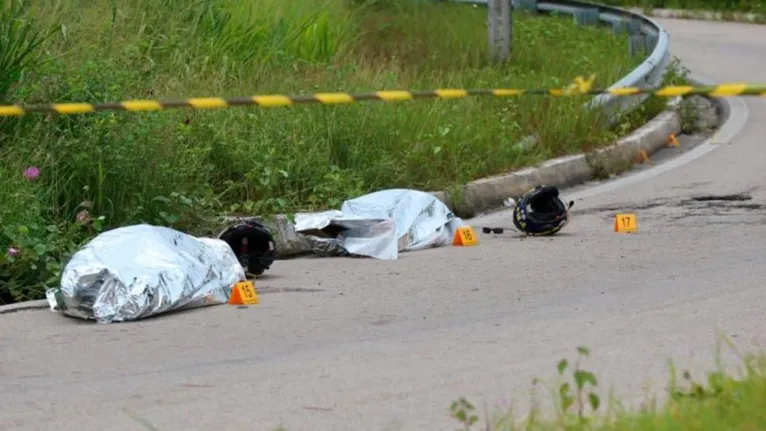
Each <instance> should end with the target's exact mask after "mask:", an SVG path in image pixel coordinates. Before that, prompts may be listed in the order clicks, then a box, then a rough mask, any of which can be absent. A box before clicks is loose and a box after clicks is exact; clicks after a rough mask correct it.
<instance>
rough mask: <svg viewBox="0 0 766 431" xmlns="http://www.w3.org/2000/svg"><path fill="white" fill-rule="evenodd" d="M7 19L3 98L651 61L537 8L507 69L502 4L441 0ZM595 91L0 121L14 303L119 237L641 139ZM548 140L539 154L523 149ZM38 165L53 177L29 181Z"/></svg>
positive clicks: (3, 268) (98, 98) (130, 1)
mask: <svg viewBox="0 0 766 431" xmlns="http://www.w3.org/2000/svg"><path fill="white" fill-rule="evenodd" d="M9 5H10V6H9ZM0 15H1V16H0V37H1V38H3V40H5V41H8V42H7V43H4V44H3V45H2V46H0V49H2V50H3V51H2V52H0V77H2V78H1V79H4V81H0V91H2V94H0V96H1V97H2V98H3V99H4V101H5V103H25V104H38V103H50V102H54V101H55V102H62V101H64V102H66V101H76V102H90V103H99V102H111V101H118V100H124V99H133V98H163V99H171V98H187V97H195V96H224V97H225V96H246V95H252V94H263V93H273V92H276V93H291V94H292V93H307V92H317V91H373V90H379V89H431V88H438V87H442V88H443V87H551V86H555V87H559V86H564V85H567V84H569V83H570V82H571V81H572V80H573V78H574V77H576V76H579V75H584V76H589V75H590V74H595V75H596V82H595V84H596V85H599V86H606V85H609V84H611V83H613V82H615V81H616V80H617V79H619V78H620V77H622V76H624V75H625V74H626V73H628V72H629V71H630V70H631V69H632V68H633V67H635V66H636V65H637V63H638V62H639V61H641V58H638V57H633V58H631V57H630V56H629V51H628V48H627V41H626V36H625V35H614V34H612V33H611V31H610V30H609V29H608V28H599V27H587V28H580V27H577V26H576V25H575V24H574V23H573V22H572V19H571V17H558V18H557V17H541V16H535V15H527V14H521V13H520V14H517V15H516V16H515V18H514V19H515V23H514V37H515V40H514V42H513V53H512V56H511V58H510V59H509V61H508V62H506V63H504V64H501V65H493V64H490V63H489V62H488V61H487V53H486V51H487V47H486V29H485V18H486V12H485V11H484V10H483V9H481V8H476V7H473V6H470V5H459V4H448V3H435V2H430V1H411V0H388V1H383V0H379V1H376V2H370V1H368V2H363V1H361V0H345V1H343V0H257V1H256V0H251V1H246V0H239V1H233V0H101V1H94V0H46V1H42V0H40V1H20V0H6V1H4V2H3V6H2V7H0ZM586 100H587V99H586V98H585V97H572V98H560V99H550V98H543V97H525V98H516V99H504V100H503V99H488V98H473V99H466V100H460V101H434V100H429V101H417V102H407V103H403V104H396V105H392V104H383V103H360V104H354V105H346V106H339V107H324V106H316V105H313V106H295V107H292V108H285V109H268V110H259V109H257V108H236V109H230V110H207V111H188V110H176V111H160V112H150V113H100V114H96V115H84V116H60V117H55V116H37V115H31V116H25V117H20V118H7V117H6V118H2V119H0V201H2V202H3V205H2V207H1V208H0V226H2V228H0V250H2V252H0V303H2V302H12V301H17V300H25V299H35V298H40V297H42V295H43V292H44V288H45V286H46V285H54V284H56V283H57V278H58V275H59V271H60V269H61V265H62V262H63V261H65V259H66V258H67V256H68V254H69V253H71V252H72V251H73V250H75V249H76V248H77V246H78V245H79V244H81V243H82V242H83V241H85V240H86V239H88V238H89V237H92V236H93V235H94V234H96V233H98V231H100V230H101V229H104V228H110V227H116V226H120V225H124V224H133V223H139V222H148V223H153V224H160V225H166V226H172V227H174V228H176V229H179V230H184V231H187V232H190V233H193V234H206V233H210V232H212V231H213V230H214V229H216V228H217V227H215V228H214V227H211V226H210V225H209V223H208V222H209V220H210V218H211V217H212V216H213V215H220V214H225V213H248V214H259V215H266V214H271V213H277V212H291V211H295V210H311V209H321V208H333V207H337V206H338V205H339V204H340V202H341V201H342V200H344V199H346V198H348V197H352V196H357V195H360V194H363V193H366V192H370V191H374V190H378V189H382V188H390V187H410V188H416V189H424V190H438V189H444V188H448V187H451V186H454V185H457V184H462V183H465V182H467V181H470V180H473V179H476V178H480V177H485V176H488V175H492V174H498V173H502V172H507V171H509V170H512V169H516V168H520V167H523V166H528V165H530V164H533V163H535V162H537V161H540V160H543V159H546V158H550V157H553V156H559V155H563V154H567V153H573V152H580V151H583V150H589V149H592V148H595V147H597V146H600V145H604V144H606V143H608V142H610V141H611V140H612V139H614V137H615V134H616V133H622V132H624V128H620V129H613V130H608V129H607V128H606V127H605V122H604V120H605V118H604V117H603V114H602V113H601V112H599V111H597V110H592V111H591V110H585V109H583V108H582V106H583V103H584V102H585V101H586ZM625 124H628V125H629V126H630V127H633V126H634V124H633V123H625V122H624V121H623V122H622V125H625ZM621 127H622V126H621ZM530 134H536V135H537V138H538V141H537V144H536V145H534V146H533V147H532V148H524V147H523V146H522V145H519V144H518V143H519V141H520V140H521V139H522V138H524V137H526V136H528V135H530ZM28 166H37V167H39V168H40V171H41V173H40V176H39V178H37V179H36V180H34V181H29V180H26V179H25V178H24V177H23V176H22V174H21V173H22V171H23V170H24V169H25V168H26V167H28ZM10 248H13V249H14V250H16V251H17V252H18V253H17V254H15V255H12V254H13V253H8V251H7V250H9V249H10Z"/></svg>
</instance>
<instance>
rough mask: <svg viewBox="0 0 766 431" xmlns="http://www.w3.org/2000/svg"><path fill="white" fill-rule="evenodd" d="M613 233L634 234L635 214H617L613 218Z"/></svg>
mask: <svg viewBox="0 0 766 431" xmlns="http://www.w3.org/2000/svg"><path fill="white" fill-rule="evenodd" d="M614 231H615V232H635V231H636V215H635V214H617V215H616V216H614Z"/></svg>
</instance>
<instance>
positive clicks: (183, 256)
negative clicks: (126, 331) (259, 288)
mask: <svg viewBox="0 0 766 431" xmlns="http://www.w3.org/2000/svg"><path fill="white" fill-rule="evenodd" d="M244 280H246V277H245V272H244V270H243V269H242V266H241V265H240V263H239V261H238V260H237V257H236V256H235V254H234V252H233V251H232V249H231V248H230V247H229V245H228V244H227V243H226V242H224V241H222V240H220V239H217V238H196V237H193V236H191V235H188V234H185V233H183V232H179V231H176V230H173V229H170V228H166V227H160V226H151V225H147V224H140V225H133V226H127V227H121V228H117V229H113V230H109V231H106V232H103V233H101V234H99V235H98V236H96V237H95V238H93V239H92V240H91V241H89V242H88V243H87V244H85V245H84V246H83V247H82V248H81V249H80V250H78V251H77V253H75V254H74V256H72V259H71V260H70V261H69V262H68V263H67V264H66V266H65V267H64V271H63V273H62V276H61V285H60V287H58V288H53V289H48V291H47V292H46V296H47V299H48V303H49V305H50V307H51V310H53V311H60V312H62V313H63V314H64V315H67V316H71V317H77V318H81V319H89V320H90V319H92V320H96V322H98V323H113V322H126V321H134V320H138V319H142V318H146V317H149V316H155V315H158V314H161V313H166V312H169V311H177V310H182V309H184V310H186V309H191V308H197V307H203V306H208V305H216V304H225V303H227V301H228V300H229V294H230V292H231V289H232V286H234V284H235V283H237V282H239V281H244Z"/></svg>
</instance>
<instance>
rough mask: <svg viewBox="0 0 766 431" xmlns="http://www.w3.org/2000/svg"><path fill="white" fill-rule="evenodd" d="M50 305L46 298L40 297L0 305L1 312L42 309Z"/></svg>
mask: <svg viewBox="0 0 766 431" xmlns="http://www.w3.org/2000/svg"><path fill="white" fill-rule="evenodd" d="M49 307H50V306H49V305H48V301H47V300H46V299H38V300H36V301H24V302H17V303H16V304H10V305H0V314H7V313H15V312H17V311H25V310H42V309H44V308H49Z"/></svg>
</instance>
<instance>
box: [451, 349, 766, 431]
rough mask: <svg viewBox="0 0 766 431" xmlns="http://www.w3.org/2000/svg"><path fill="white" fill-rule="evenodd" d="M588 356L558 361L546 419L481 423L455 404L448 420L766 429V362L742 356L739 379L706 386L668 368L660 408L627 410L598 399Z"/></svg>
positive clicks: (577, 429) (713, 379)
mask: <svg viewBox="0 0 766 431" xmlns="http://www.w3.org/2000/svg"><path fill="white" fill-rule="evenodd" d="M589 354H590V352H589V350H588V349H587V348H585V347H579V348H578V358H577V359H576V360H575V361H574V364H572V363H570V362H569V361H568V360H567V359H562V360H561V361H559V363H558V364H556V368H557V371H558V374H559V375H560V377H561V378H562V379H561V383H559V384H558V387H557V388H556V389H555V390H554V393H555V394H556V395H555V396H554V401H555V402H554V405H555V412H554V414H552V415H546V414H544V413H542V412H541V410H540V409H533V410H532V411H530V413H529V414H528V415H527V416H526V418H524V419H517V418H515V417H514V416H513V415H511V414H508V413H505V412H497V414H495V415H493V416H492V417H491V418H485V425H484V426H482V427H481V428H479V427H478V422H479V420H480V417H479V414H478V413H477V412H476V408H475V406H474V405H473V404H472V403H471V402H470V401H469V400H466V399H465V398H459V399H458V400H456V401H454V402H453V404H452V405H451V406H450V414H451V416H452V417H453V418H454V419H455V420H456V421H457V422H458V423H459V424H460V425H461V426H462V428H463V429H465V430H472V429H476V430H478V429H483V430H487V431H516V430H530V431H531V430H540V431H547V430H568V431H585V430H592V431H618V430H619V431H631V430H634V431H650V430H651V431H663V430H668V431H670V430H722V431H732V430H742V431H751V430H752V431H755V430H763V429H766V356H764V355H763V354H761V355H747V356H740V359H741V360H742V364H741V365H742V367H741V368H740V373H739V374H741V375H740V376H737V377H735V376H733V375H732V373H731V372H728V373H727V372H726V371H724V367H723V366H719V368H718V369H717V370H715V371H712V372H709V373H708V374H707V376H706V379H705V381H697V380H694V379H693V378H692V376H691V375H690V373H688V372H683V373H681V379H680V380H681V381H680V382H679V379H678V377H677V376H676V372H675V370H674V369H673V368H671V373H670V374H671V376H670V381H669V385H668V392H667V394H666V397H664V401H663V402H658V401H657V400H656V399H650V400H647V402H645V403H643V405H642V407H641V408H640V409H638V410H636V409H625V408H623V407H622V406H620V404H619V403H618V402H617V401H616V400H613V399H612V400H610V402H609V403H608V404H607V403H605V402H602V400H601V398H600V397H599V396H598V395H597V391H596V388H597V387H598V378H597V376H596V375H595V374H594V373H592V372H590V371H587V370H584V369H583V368H582V367H581V366H579V363H580V360H581V359H582V358H583V357H585V356H588V355H589Z"/></svg>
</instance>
